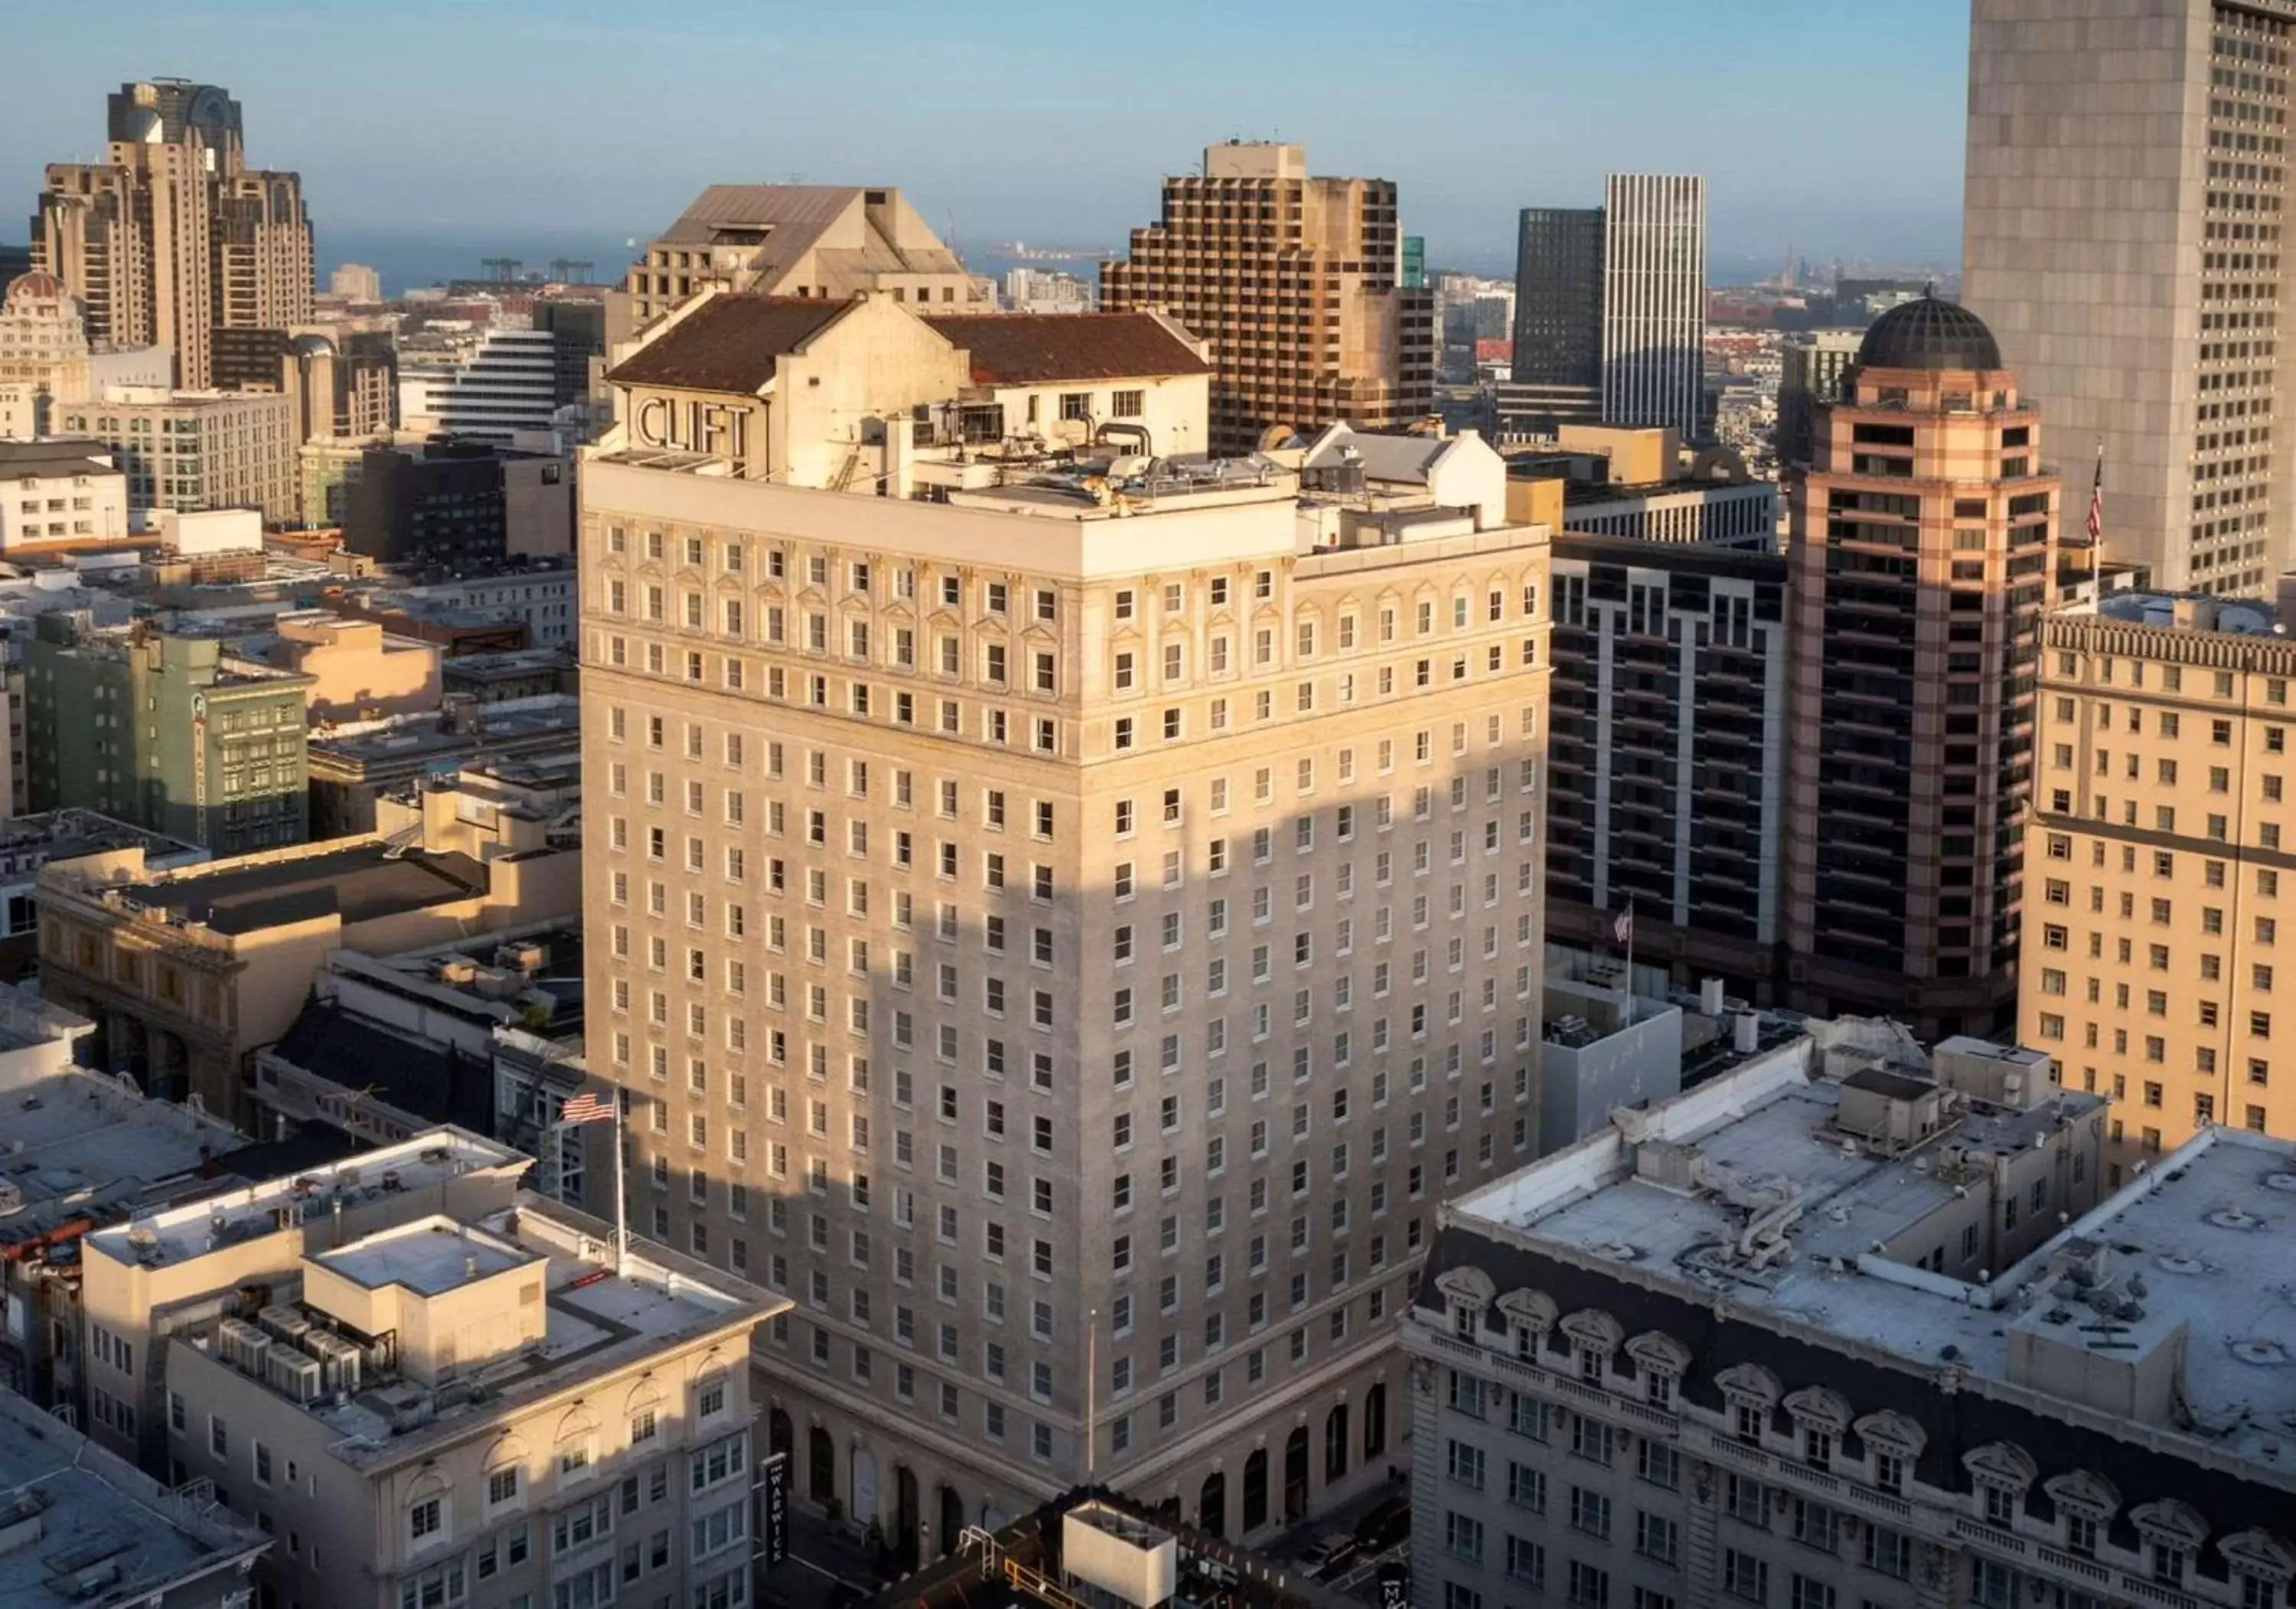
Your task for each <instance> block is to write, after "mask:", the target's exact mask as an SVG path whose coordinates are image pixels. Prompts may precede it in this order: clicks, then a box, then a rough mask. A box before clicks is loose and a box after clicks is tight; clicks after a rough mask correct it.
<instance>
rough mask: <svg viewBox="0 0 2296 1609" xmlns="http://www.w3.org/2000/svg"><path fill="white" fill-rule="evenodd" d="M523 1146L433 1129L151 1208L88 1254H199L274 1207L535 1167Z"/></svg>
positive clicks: (97, 1241) (315, 1205)
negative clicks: (327, 1161) (181, 1202)
mask: <svg viewBox="0 0 2296 1609" xmlns="http://www.w3.org/2000/svg"><path fill="white" fill-rule="evenodd" d="M533 1161H534V1159H533V1158H532V1157H530V1156H529V1155H527V1154H526V1153H524V1152H522V1151H517V1150H513V1149H512V1147H510V1146H508V1145H498V1144H496V1142H495V1141H493V1140H489V1139H482V1138H480V1137H479V1136H477V1135H475V1134H471V1133H470V1132H468V1131H467V1130H465V1129H454V1128H439V1129H430V1131H428V1132H427V1133H423V1134H419V1135H416V1136H415V1137H414V1138H412V1139H408V1140H403V1141H401V1142H400V1143H399V1144H398V1145H385V1146H383V1147H381V1149H379V1150H374V1151H365V1152H361V1153H359V1154H358V1155H357V1156H353V1157H347V1158H345V1159H344V1160H343V1161H341V1162H334V1163H331V1164H329V1165H328V1166H326V1167H324V1168H314V1169H312V1170H310V1171H309V1172H307V1173H297V1174H291V1175H287V1176H284V1177H282V1178H273V1179H266V1180H264V1181H263V1182H262V1183H261V1184H258V1185H250V1186H248V1187H247V1188H245V1189H243V1190H232V1191H226V1192H225V1193H224V1194H220V1195H211V1196H209V1197H207V1198H205V1199H204V1200H201V1201H198V1202H193V1203H187V1204H185V1205H184V1206H180V1207H171V1208H167V1209H163V1210H161V1211H156V1212H147V1213H141V1214H138V1215H137V1216H136V1217H135V1219H131V1220H130V1221H129V1222H127V1223H124V1224H115V1225H113V1226H111V1227H109V1228H105V1229H100V1230H98V1231H97V1232H96V1233H94V1234H93V1235H89V1236H88V1237H87V1243H86V1244H87V1247H88V1249H89V1251H90V1252H99V1253H101V1254H102V1255H103V1256H106V1257H109V1258H111V1260H113V1261H114V1262H120V1263H132V1262H138V1261H148V1262H150V1263H152V1264H153V1265H155V1266H164V1265H166V1264H170V1263H176V1262H181V1261H184V1260H187V1259H190V1258H194V1257H201V1256H204V1255H206V1254H207V1253H208V1252H210V1251H213V1250H215V1249H217V1247H219V1246H224V1245H231V1244H237V1243H238V1242H240V1241H242V1240H248V1239H251V1238H253V1237H254V1236H256V1235H268V1234H270V1233H272V1232H273V1230H274V1229H275V1228H276V1227H277V1224H276V1222H275V1219H274V1218H273V1213H274V1211H275V1210H276V1209H279V1208H282V1207H287V1206H291V1205H300V1206H302V1207H304V1208H305V1209H306V1210H307V1211H323V1210H324V1209H325V1208H326V1207H328V1206H329V1205H331V1204H332V1202H333V1201H334V1200H335V1198H336V1197H337V1196H338V1195H340V1196H341V1197H342V1198H343V1199H344V1200H346V1201H366V1200H379V1199H381V1197H382V1196H384V1195H387V1194H396V1193H398V1192H400V1191H404V1190H418V1189H422V1188H424V1187H426V1186H431V1185H436V1184H439V1183H442V1182H444V1181H445V1180H447V1179H450V1178H459V1177H460V1176H462V1175H463V1174H466V1173H474V1172H478V1171H480V1170H486V1169H497V1168H500V1169H509V1170H512V1171H513V1172H515V1171H519V1170H524V1169H526V1168H528V1167H530V1166H531V1165H532V1164H533Z"/></svg>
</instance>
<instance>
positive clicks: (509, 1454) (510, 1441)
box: [485, 1434, 528, 1470]
mask: <svg viewBox="0 0 2296 1609" xmlns="http://www.w3.org/2000/svg"><path fill="white" fill-rule="evenodd" d="M527 1457H528V1454H527V1450H526V1443H525V1442H524V1441H521V1440H520V1439H519V1438H518V1437H517V1436H514V1435H509V1434H504V1435H500V1436H497V1437H496V1438H495V1443H494V1445H493V1446H492V1447H489V1448H488V1449H487V1461H486V1465H485V1467H486V1468H488V1469H490V1470H493V1469H500V1468H502V1467H503V1466H504V1465H506V1464H514V1465H524V1464H525V1463H526V1461H527Z"/></svg>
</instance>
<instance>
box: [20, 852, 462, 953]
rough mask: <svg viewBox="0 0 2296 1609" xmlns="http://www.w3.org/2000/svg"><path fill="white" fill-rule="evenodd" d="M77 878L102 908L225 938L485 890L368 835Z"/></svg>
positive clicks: (64, 869)
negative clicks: (125, 875) (109, 878)
mask: <svg viewBox="0 0 2296 1609" xmlns="http://www.w3.org/2000/svg"><path fill="white" fill-rule="evenodd" d="M70 871H71V868H70V865H69V864H66V865H62V866H53V865H52V867H51V869H50V871H49V872H48V874H47V875H48V876H49V877H50V878H52V879H61V880H63V881H65V882H69V881H70ZM81 881H82V882H83V885H84V886H83V887H82V888H81V889H80V891H81V892H83V893H85V894H86V896H87V897H89V898H92V899H97V900H99V901H100V902H101V903H102V904H105V905H110V906H115V907H119V908H120V909H121V910H123V911H127V912H129V913H133V914H139V915H158V916H161V917H162V918H163V919H164V920H165V921H166V922H167V923H168V924H169V925H170V926H181V925H187V924H203V925H205V926H206V927H208V928H209V929H210V930H211V931H213V932H218V933H224V934H241V933H251V932H259V931H260V930H262V929H264V928H266V927H279V926H284V925H286V924H291V923H296V922H307V921H309V920H311V919H312V918H313V917H316V916H325V915H339V916H340V917H341V918H342V920H343V922H344V923H345V924H351V923H357V922H368V921H373V920H375V919H377V918H379V917H383V916H392V915H400V914H402V913H405V912H409V911H419V910H426V909H428V908H429V907H432V906H434V905H451V904H454V903H455V902H457V901H459V900H464V899H472V898H474V897H476V896H478V895H480V894H483V893H484V892H485V891H486V889H487V886H488V877H487V871H486V868H485V867H484V866H480V864H479V863H478V862H477V861H475V860H473V859H471V858H470V857H469V856H467V855H463V854H454V853H449V854H444V855H433V854H430V853H427V852H425V851H424V850H421V849H402V848H398V847H396V846H393V845H390V844H388V843H385V842H383V841H381V840H380V839H374V838H361V839H355V840H351V841H348V842H340V843H338V844H316V845H311V846H308V847H307V848H305V849H303V850H289V851H283V852H275V853H268V854H260V855H247V856H241V857H238V858H234V859H231V860H224V861H217V862H215V863H213V864H212V865H210V866H187V867H184V868H183V869H181V870H178V871H174V872H169V873H166V874H162V875H160V876H158V877H154V878H151V879H149V880H148V881H144V882H125V883H103V882H95V881H94V880H93V879H83V880H81Z"/></svg>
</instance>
